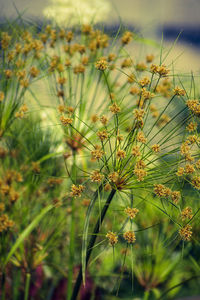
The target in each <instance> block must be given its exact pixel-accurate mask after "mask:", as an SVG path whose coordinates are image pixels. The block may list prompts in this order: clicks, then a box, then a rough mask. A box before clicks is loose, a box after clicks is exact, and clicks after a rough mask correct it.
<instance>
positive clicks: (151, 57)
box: [146, 54, 154, 63]
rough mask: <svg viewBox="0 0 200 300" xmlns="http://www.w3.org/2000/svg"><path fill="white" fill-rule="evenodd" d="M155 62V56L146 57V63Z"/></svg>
mask: <svg viewBox="0 0 200 300" xmlns="http://www.w3.org/2000/svg"><path fill="white" fill-rule="evenodd" d="M153 60H154V55H153V54H148V55H147V56H146V62H147V63H151V62H152V61H153Z"/></svg>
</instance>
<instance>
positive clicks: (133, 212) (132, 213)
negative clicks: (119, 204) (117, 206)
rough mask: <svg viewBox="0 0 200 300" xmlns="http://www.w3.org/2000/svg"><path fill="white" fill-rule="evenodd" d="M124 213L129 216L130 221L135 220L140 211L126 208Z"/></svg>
mask: <svg viewBox="0 0 200 300" xmlns="http://www.w3.org/2000/svg"><path fill="white" fill-rule="evenodd" d="M124 212H125V213H126V214H127V215H128V216H129V218H130V219H134V218H135V217H136V215H137V213H138V212H139V209H137V208H130V207H127V208H125V210H124Z"/></svg>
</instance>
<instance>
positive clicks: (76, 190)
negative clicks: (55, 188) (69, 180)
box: [70, 184, 85, 197]
mask: <svg viewBox="0 0 200 300" xmlns="http://www.w3.org/2000/svg"><path fill="white" fill-rule="evenodd" d="M84 189H85V187H84V186H83V185H77V186H76V185H75V184H73V185H72V187H71V193H70V196H71V197H80V196H81V194H82V192H83V191H84Z"/></svg>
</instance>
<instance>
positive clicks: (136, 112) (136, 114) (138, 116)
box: [133, 109, 145, 121]
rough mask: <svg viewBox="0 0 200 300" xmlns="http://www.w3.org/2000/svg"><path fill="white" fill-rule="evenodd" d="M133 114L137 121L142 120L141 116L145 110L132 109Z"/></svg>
mask: <svg viewBox="0 0 200 300" xmlns="http://www.w3.org/2000/svg"><path fill="white" fill-rule="evenodd" d="M133 114H134V118H135V119H136V120H137V121H142V118H143V117H144V115H145V111H144V109H134V111H133Z"/></svg>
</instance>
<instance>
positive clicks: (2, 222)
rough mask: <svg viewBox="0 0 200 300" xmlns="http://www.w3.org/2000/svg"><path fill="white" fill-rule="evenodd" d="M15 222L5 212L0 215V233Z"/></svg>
mask: <svg viewBox="0 0 200 300" xmlns="http://www.w3.org/2000/svg"><path fill="white" fill-rule="evenodd" d="M14 225H15V223H14V222H13V221H12V220H10V219H9V217H8V215H7V214H2V215H1V216H0V233H1V232H3V231H7V230H9V229H11V228H12V227H13V226H14Z"/></svg>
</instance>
